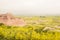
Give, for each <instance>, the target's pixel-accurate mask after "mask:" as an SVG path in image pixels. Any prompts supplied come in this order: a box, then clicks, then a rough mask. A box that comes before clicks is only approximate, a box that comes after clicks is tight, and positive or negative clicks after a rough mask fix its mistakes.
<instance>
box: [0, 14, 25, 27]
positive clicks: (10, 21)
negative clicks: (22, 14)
mask: <svg viewBox="0 0 60 40" xmlns="http://www.w3.org/2000/svg"><path fill="white" fill-rule="evenodd" d="M0 23H3V24H5V25H9V26H25V25H26V23H25V21H24V20H23V19H21V18H16V17H14V16H13V15H12V14H9V13H7V14H0Z"/></svg>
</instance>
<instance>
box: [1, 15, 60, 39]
mask: <svg viewBox="0 0 60 40" xmlns="http://www.w3.org/2000/svg"><path fill="white" fill-rule="evenodd" d="M21 18H23V19H24V20H25V22H26V23H27V25H26V26H6V25H4V24H2V23H0V40H60V16H40V17H37V16H35V17H21Z"/></svg>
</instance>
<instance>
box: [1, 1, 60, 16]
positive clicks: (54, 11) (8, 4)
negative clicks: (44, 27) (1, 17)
mask: <svg viewBox="0 0 60 40" xmlns="http://www.w3.org/2000/svg"><path fill="white" fill-rule="evenodd" d="M6 12H12V13H13V14H15V15H19V14H20V15H23V16H24V15H60V0H0V13H6Z"/></svg>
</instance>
